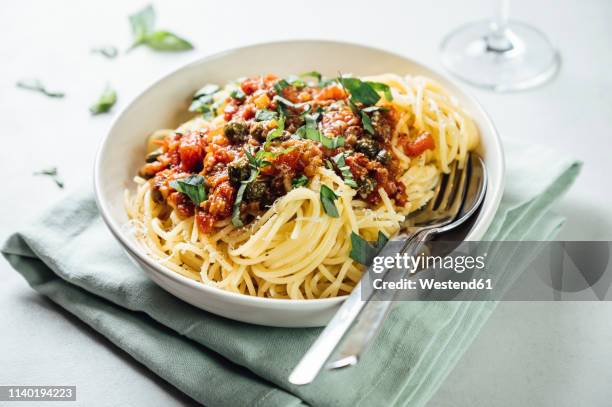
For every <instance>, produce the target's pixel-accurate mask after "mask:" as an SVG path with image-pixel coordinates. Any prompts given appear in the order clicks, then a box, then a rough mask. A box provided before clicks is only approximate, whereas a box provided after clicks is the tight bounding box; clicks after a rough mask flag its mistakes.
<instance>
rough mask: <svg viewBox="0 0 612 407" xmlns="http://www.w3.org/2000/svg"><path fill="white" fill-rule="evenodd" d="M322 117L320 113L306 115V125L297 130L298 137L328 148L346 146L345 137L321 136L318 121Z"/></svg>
mask: <svg viewBox="0 0 612 407" xmlns="http://www.w3.org/2000/svg"><path fill="white" fill-rule="evenodd" d="M320 117H321V115H320V114H319V113H314V114H306V115H304V121H305V124H304V125H303V126H301V127H300V128H298V129H297V131H296V135H298V136H299V137H301V138H305V139H308V140H313V141H318V142H319V143H321V144H323V147H326V148H331V149H333V148H338V147H342V146H343V145H344V137H336V138H328V137H325V136H324V135H323V134H321V132H320V131H319V129H318V126H317V120H319V118H320Z"/></svg>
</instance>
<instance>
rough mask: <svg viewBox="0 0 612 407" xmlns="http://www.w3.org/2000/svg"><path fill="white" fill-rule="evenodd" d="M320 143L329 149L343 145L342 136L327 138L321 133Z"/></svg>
mask: <svg viewBox="0 0 612 407" xmlns="http://www.w3.org/2000/svg"><path fill="white" fill-rule="evenodd" d="M319 134H320V133H319ZM321 144H323V147H325V148H329V149H334V148H338V147H342V146H343V145H344V137H334V138H328V137H325V136H324V135H322V134H321Z"/></svg>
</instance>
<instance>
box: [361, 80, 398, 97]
mask: <svg viewBox="0 0 612 407" xmlns="http://www.w3.org/2000/svg"><path fill="white" fill-rule="evenodd" d="M366 83H367V84H368V85H370V86H371V87H372V88H373V89H374V90H375V91H378V92H383V94H384V95H385V99H387V100H388V101H389V102H391V101H392V100H393V95H392V94H391V88H390V87H389V85H387V84H384V83H380V82H366Z"/></svg>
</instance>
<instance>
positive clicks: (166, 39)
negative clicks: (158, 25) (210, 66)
mask: <svg viewBox="0 0 612 407" xmlns="http://www.w3.org/2000/svg"><path fill="white" fill-rule="evenodd" d="M130 25H131V26H132V34H133V36H134V42H133V43H132V46H131V47H130V49H132V48H134V47H137V46H139V45H142V44H144V45H147V46H148V47H149V48H152V49H154V50H157V51H184V50H189V49H193V45H191V43H190V42H189V41H187V40H185V39H184V38H181V37H179V36H178V35H176V34H174V33H171V32H169V31H163V30H158V31H155V10H154V9H153V6H151V5H150V4H149V5H148V6H147V7H145V8H144V9H143V10H141V11H139V12H138V13H135V14H132V15H131V16H130Z"/></svg>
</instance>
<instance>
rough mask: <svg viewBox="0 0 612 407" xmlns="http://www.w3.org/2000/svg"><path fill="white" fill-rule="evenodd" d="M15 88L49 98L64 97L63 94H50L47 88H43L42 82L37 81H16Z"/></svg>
mask: <svg viewBox="0 0 612 407" xmlns="http://www.w3.org/2000/svg"><path fill="white" fill-rule="evenodd" d="M17 87H18V88H21V89H26V90H32V91H34V92H40V93H42V94H43V95H45V96H48V97H50V98H63V97H64V96H65V94H64V92H57V91H56V92H52V91H49V90H47V88H45V86H44V85H43V84H42V82H41V81H39V80H38V79H33V80H23V81H18V82H17Z"/></svg>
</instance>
